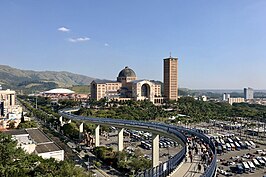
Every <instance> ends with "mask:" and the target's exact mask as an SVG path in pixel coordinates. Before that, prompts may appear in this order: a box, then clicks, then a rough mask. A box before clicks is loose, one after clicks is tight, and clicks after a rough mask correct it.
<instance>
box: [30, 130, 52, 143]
mask: <svg viewBox="0 0 266 177" xmlns="http://www.w3.org/2000/svg"><path fill="white" fill-rule="evenodd" d="M26 131H27V132H28V133H29V135H30V137H31V138H32V139H34V141H35V142H36V143H46V142H51V140H50V139H49V138H48V137H47V136H46V135H45V134H44V133H43V132H41V131H40V130H39V129H26Z"/></svg>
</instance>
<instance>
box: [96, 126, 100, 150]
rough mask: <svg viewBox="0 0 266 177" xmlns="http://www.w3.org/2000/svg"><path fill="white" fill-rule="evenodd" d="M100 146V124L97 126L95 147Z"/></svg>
mask: <svg viewBox="0 0 266 177" xmlns="http://www.w3.org/2000/svg"><path fill="white" fill-rule="evenodd" d="M98 146H100V125H97V127H96V128H95V147H98Z"/></svg>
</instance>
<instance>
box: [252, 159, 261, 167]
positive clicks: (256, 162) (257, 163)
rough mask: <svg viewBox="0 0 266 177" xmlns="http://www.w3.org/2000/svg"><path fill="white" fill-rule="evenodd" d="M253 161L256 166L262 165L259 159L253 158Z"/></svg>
mask: <svg viewBox="0 0 266 177" xmlns="http://www.w3.org/2000/svg"><path fill="white" fill-rule="evenodd" d="M252 161H253V163H254V165H255V166H256V167H260V163H259V162H258V161H257V159H253V160H252Z"/></svg>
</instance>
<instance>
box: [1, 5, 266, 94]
mask: <svg viewBox="0 0 266 177" xmlns="http://www.w3.org/2000/svg"><path fill="white" fill-rule="evenodd" d="M170 51H171V52H172V56H174V57H178V58H179V85H180V87H187V88H193V89H200V88H210V89H215V88H217V89H219V88H220V89H224V88H228V89H242V88H243V87H247V86H250V87H253V88H255V89H265V88H266V79H265V77H266V68H265V67H266V1H265V0H222V1H221V0H134V1H129V0H67V1H63V0H38V1H37V0H2V1H1V2H0V61H1V62H0V64H5V65H10V66H13V67H17V68H21V69H30V70H56V71H62V70H65V71H70V72H74V73H79V74H84V75H87V76H91V77H96V78H102V79H103V78H105V79H116V77H117V75H118V72H119V71H120V70H121V69H122V68H124V67H125V66H129V67H131V68H132V69H134V70H135V72H136V74H137V76H138V78H140V79H144V78H145V79H155V80H162V70H163V69H162V68H163V66H162V64H163V58H165V57H168V56H169V52H170Z"/></svg>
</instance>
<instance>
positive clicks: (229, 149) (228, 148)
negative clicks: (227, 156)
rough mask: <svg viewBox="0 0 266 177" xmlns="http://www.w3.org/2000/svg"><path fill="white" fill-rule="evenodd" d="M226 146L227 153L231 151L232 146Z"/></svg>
mask: <svg viewBox="0 0 266 177" xmlns="http://www.w3.org/2000/svg"><path fill="white" fill-rule="evenodd" d="M225 145H226V150H227V151H231V146H230V144H229V143H226V144H225Z"/></svg>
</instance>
